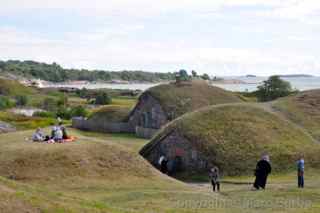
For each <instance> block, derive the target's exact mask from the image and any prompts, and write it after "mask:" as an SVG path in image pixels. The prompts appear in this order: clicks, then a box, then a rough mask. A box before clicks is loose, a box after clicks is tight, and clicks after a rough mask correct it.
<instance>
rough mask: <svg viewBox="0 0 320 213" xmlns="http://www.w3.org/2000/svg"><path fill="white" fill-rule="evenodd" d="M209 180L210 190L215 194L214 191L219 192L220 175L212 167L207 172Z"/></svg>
mask: <svg viewBox="0 0 320 213" xmlns="http://www.w3.org/2000/svg"><path fill="white" fill-rule="evenodd" d="M209 179H210V182H211V185H212V189H213V191H214V192H215V191H216V189H217V191H218V192H219V191H220V174H219V168H218V167H216V166H214V167H213V168H212V169H211V170H210V172H209Z"/></svg>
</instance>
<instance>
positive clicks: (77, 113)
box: [71, 106, 89, 117]
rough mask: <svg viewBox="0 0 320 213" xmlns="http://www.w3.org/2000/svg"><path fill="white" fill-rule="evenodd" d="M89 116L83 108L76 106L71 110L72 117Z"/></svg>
mask: <svg viewBox="0 0 320 213" xmlns="http://www.w3.org/2000/svg"><path fill="white" fill-rule="evenodd" d="M88 114H89V113H88V111H87V110H86V108H84V107H83V106H76V107H73V108H72V109H71V115H72V117H86V116H87V115H88Z"/></svg>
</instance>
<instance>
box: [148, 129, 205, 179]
mask: <svg viewBox="0 0 320 213" xmlns="http://www.w3.org/2000/svg"><path fill="white" fill-rule="evenodd" d="M162 155H164V156H166V157H167V158H168V160H169V161H172V160H174V159H175V158H176V157H178V158H179V159H181V164H180V165H179V167H180V169H181V170H182V171H185V172H190V173H194V172H196V171H197V172H207V171H208V168H209V167H210V165H208V161H207V159H206V158H205V157H204V156H203V155H202V154H201V153H200V152H199V151H198V150H197V149H196V148H195V147H193V146H192V145H191V143H190V142H189V140H187V139H186V138H184V137H182V136H181V135H179V134H178V133H177V132H176V131H174V132H172V133H170V134H169V135H167V136H166V137H165V138H163V139H162V141H158V142H156V143H155V144H154V146H153V147H151V149H150V150H149V151H148V153H146V154H145V156H144V157H145V158H146V159H147V160H148V161H149V162H150V163H151V164H153V165H154V166H156V167H158V161H159V158H160V157H161V156H162Z"/></svg>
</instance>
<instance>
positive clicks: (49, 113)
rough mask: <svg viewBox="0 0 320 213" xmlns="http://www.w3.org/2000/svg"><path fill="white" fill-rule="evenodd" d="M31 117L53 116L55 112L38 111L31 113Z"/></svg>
mask: <svg viewBox="0 0 320 213" xmlns="http://www.w3.org/2000/svg"><path fill="white" fill-rule="evenodd" d="M33 117H41V118H55V117H56V114H55V113H54V112H46V111H40V112H35V113H33Z"/></svg>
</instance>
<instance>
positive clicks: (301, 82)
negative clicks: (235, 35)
mask: <svg viewBox="0 0 320 213" xmlns="http://www.w3.org/2000/svg"><path fill="white" fill-rule="evenodd" d="M223 78H224V79H226V80H231V79H232V80H239V82H241V83H212V85H213V86H217V87H221V88H223V89H226V90H229V91H233V92H252V91H255V90H257V87H258V86H259V85H261V84H262V83H263V81H265V80H267V78H268V77H235V76H231V77H223ZM282 79H283V80H286V81H288V82H290V83H291V86H292V87H293V88H294V89H297V90H299V91H305V90H312V89H320V77H282ZM159 84H161V83H156V84H155V83H129V84H119V83H112V84H111V83H88V84H66V83H64V84H50V85H44V87H57V88H58V87H72V88H79V89H81V88H87V89H103V88H108V89H125V90H126V89H129V90H142V91H144V90H147V89H149V88H151V87H154V86H157V85H159Z"/></svg>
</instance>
